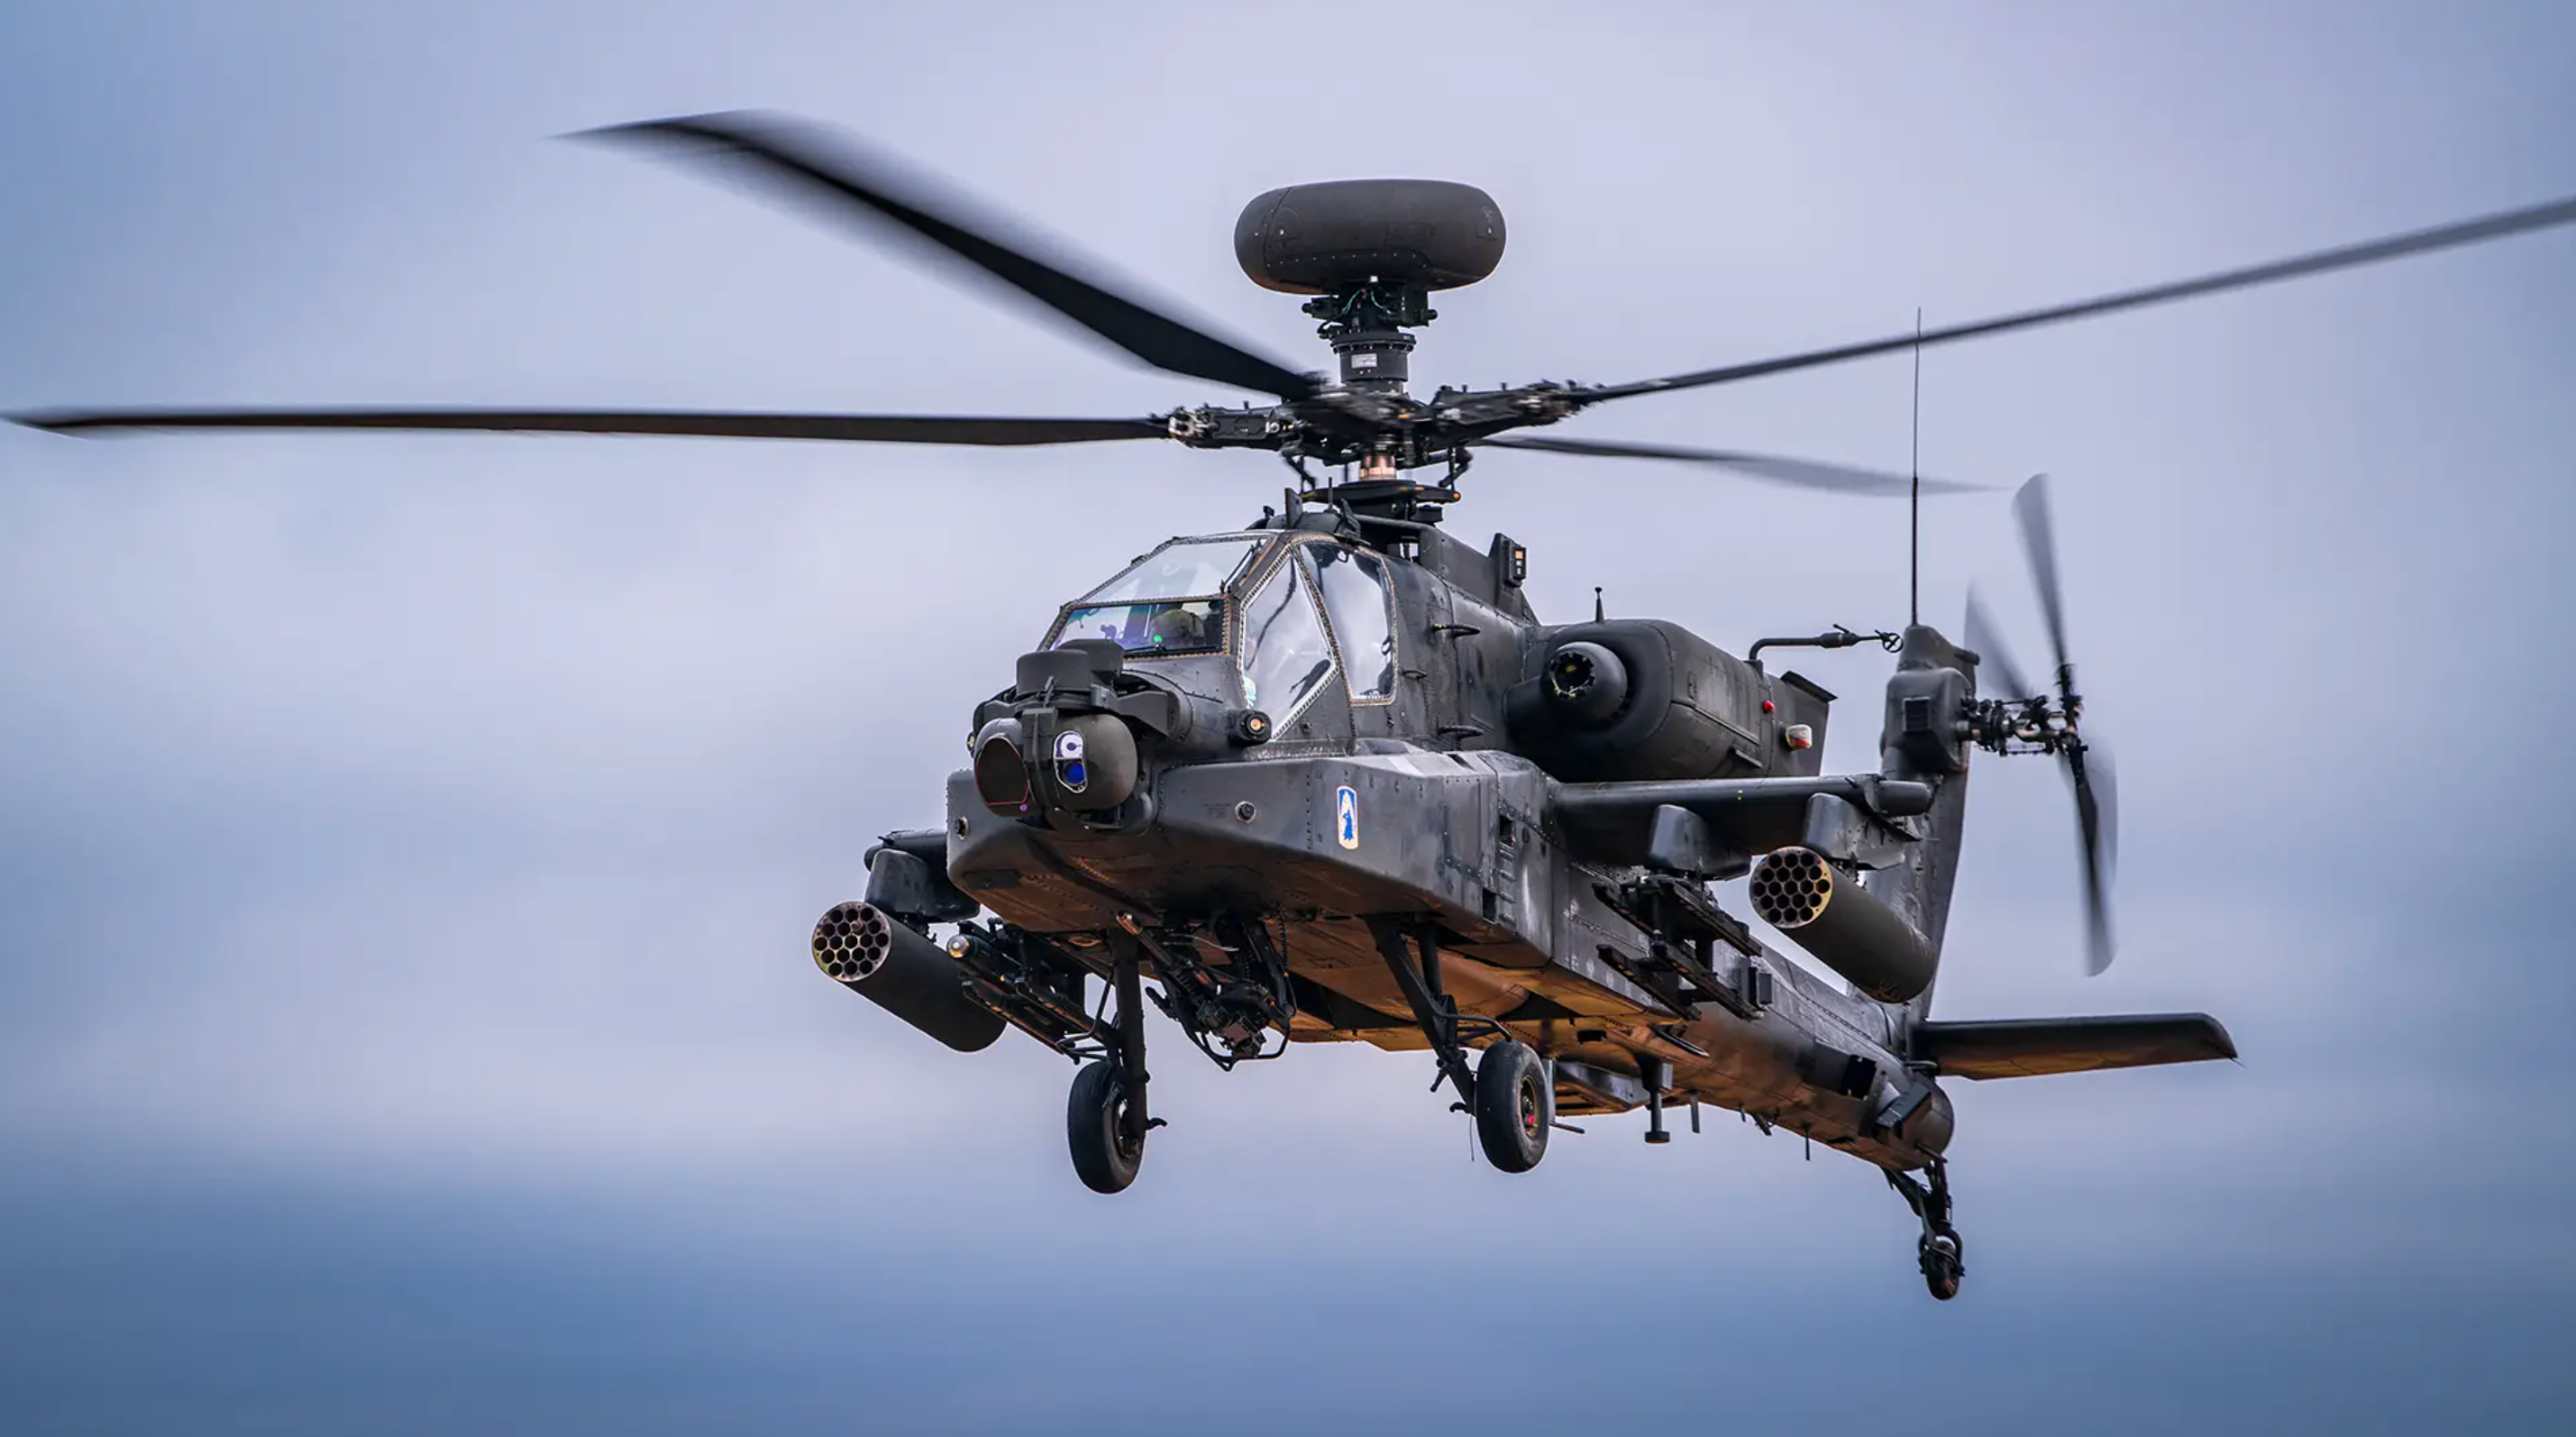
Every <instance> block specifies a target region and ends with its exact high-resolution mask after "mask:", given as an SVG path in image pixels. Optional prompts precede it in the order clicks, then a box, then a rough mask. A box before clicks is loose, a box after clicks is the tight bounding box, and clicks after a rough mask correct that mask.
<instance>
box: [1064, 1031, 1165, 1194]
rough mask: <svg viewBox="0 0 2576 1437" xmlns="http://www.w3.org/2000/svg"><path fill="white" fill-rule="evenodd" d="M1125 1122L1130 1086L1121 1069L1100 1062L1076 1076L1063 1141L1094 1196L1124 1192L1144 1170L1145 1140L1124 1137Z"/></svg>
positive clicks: (1065, 1108) (1067, 1107) (1104, 1060)
mask: <svg viewBox="0 0 2576 1437" xmlns="http://www.w3.org/2000/svg"><path fill="white" fill-rule="evenodd" d="M1126 1116H1127V1084H1126V1082H1125V1081H1124V1080H1123V1079H1122V1077H1121V1076H1120V1074H1119V1071H1118V1065H1117V1064H1116V1063H1114V1062H1111V1061H1109V1060H1108V1059H1106V1058H1101V1059H1095V1060H1094V1061H1092V1062H1090V1063H1087V1064H1085V1065H1083V1069H1082V1071H1081V1072H1079V1073H1076V1074H1074V1076H1073V1092H1072V1093H1071V1094H1070V1095H1068V1096H1067V1098H1066V1100H1065V1107H1064V1136H1065V1141H1066V1142H1067V1144H1068V1145H1069V1146H1070V1147H1071V1148H1072V1150H1073V1171H1074V1173H1075V1174H1076V1175H1077V1176H1079V1177H1080V1178H1081V1179H1082V1185H1083V1186H1084V1187H1087V1188H1089V1189H1091V1190H1092V1191H1093V1192H1096V1193H1114V1192H1124V1191H1125V1190H1126V1188H1127V1185H1128V1184H1129V1183H1132V1182H1134V1181H1135V1180H1136V1169H1138V1168H1139V1167H1141V1166H1143V1165H1144V1162H1145V1143H1144V1140H1143V1139H1142V1138H1139V1139H1137V1140H1136V1141H1135V1142H1134V1143H1133V1144H1130V1143H1129V1142H1128V1141H1127V1140H1126V1138H1125V1136H1124V1133H1123V1130H1124V1129H1125V1128H1126V1126H1127V1124H1126V1121H1125V1120H1126Z"/></svg>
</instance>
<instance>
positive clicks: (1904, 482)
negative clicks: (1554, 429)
mask: <svg viewBox="0 0 2576 1437" xmlns="http://www.w3.org/2000/svg"><path fill="white" fill-rule="evenodd" d="M1476 442H1477V443H1478V444H1479V445H1480V446H1482V447H1486V448H1493V449H1530V450H1535V451H1537V452H1539V453H1542V454H1583V455H1590V456H1592V457H1594V458H1600V459H1669V460H1674V461H1676V462H1679V463H1683V464H1703V465H1707V466H1708V467H1710V468H1714V469H1730V470H1733V471H1735V472H1737V473H1739V474H1749V475H1751V476H1753V477H1754V478H1756V479H1767V480H1770V481H1771V482H1772V483H1774V484H1788V485H1794V486H1796V487H1798V488H1801V489H1822V490H1826V491H1828V492H1830V493H1835V494H1868V495H1877V496H1883V497H1888V498H1898V499H1901V498H1904V497H1905V496H1906V495H1907V494H1908V493H1910V492H1911V491H1912V485H1913V480H1912V479H1911V478H1910V477H1909V476H1907V475H1903V474H1891V473H1888V472H1887V471H1885V470H1881V469H1860V468H1855V467H1853V466H1851V465H1848V464H1825V463H1820V462H1818V461H1816V460H1812V459H1787V458H1782V457H1780V456H1778V455H1773V454H1752V453H1747V452H1745V451H1743V450H1740V449H1687V448H1682V447H1679V446H1676V445H1670V444H1626V443H1620V442H1617V441H1614V440H1603V439H1547V438H1540V437H1538V436H1534V435H1532V436H1521V437H1516V438H1498V439H1480V440H1478V441H1476ZM1986 488H1987V486H1985V485H1982V484H1957V483H1952V482H1950V481H1948V480H1944V479H1926V480H1924V481H1923V492H1924V493H1926V494H1976V493H1983V492H1985V491H1986Z"/></svg>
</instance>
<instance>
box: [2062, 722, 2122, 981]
mask: <svg viewBox="0 0 2576 1437" xmlns="http://www.w3.org/2000/svg"><path fill="white" fill-rule="evenodd" d="M2066 772H2067V775H2068V776H2069V777H2070V778H2072V779H2073V780H2074V781H2075V832H2076V838H2077V839H2078V840H2079V841H2080V842H2081V843H2082V845H2083V860H2084V935H2085V948H2084V958H2085V971H2086V972H2087V973H2090V974H2093V975H2096V976H2099V975H2100V974H2101V973H2102V971H2103V970H2104V969H2106V968H2109V967H2110V966H2111V959H2112V958H2113V957H2114V956H2115V953H2116V949H2115V945H2114V943H2113V941H2112V936H2111V867H2112V863H2113V860H2114V850H2115V849H2116V848H2117V847H2118V844H2119V830H2120V812H2119V798H2120V795H2119V786H2118V784H2117V783H2116V782H2115V781H2114V780H2113V777H2112V770H2111V754H2110V751H2109V750H2108V749H2105V748H2103V747H2102V745H2101V744H2099V743H2087V744H2080V745H2078V746H2076V747H2074V748H2070V749H2068V750H2066Z"/></svg>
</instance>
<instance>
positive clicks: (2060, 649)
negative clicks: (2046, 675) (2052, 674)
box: [2012, 474, 2075, 699]
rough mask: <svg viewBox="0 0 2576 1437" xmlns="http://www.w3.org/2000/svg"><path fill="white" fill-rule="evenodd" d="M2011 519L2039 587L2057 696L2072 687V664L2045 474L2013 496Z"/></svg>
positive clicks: (2023, 486) (2060, 695) (2032, 582)
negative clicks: (2017, 523) (2018, 527)
mask: <svg viewBox="0 0 2576 1437" xmlns="http://www.w3.org/2000/svg"><path fill="white" fill-rule="evenodd" d="M2012 503H2013V518H2014V519H2016V520H2018V521H2020V524H2021V547H2022V552H2023V553H2024V554H2026V555H2028V556H2029V557H2030V581H2031V584H2032V586H2033V587H2035V588H2037V589H2038V590H2039V612H2040V616H2041V617H2042V618H2043V619H2044V620H2046V621H2047V624H2048V656H2049V657H2050V658H2052V659H2054V660H2056V661H2057V695H2058V697H2059V698H2061V699H2063V698H2066V697H2068V696H2069V695H2070V694H2072V693H2073V691H2074V688H2075V667H2074V665H2072V664H2070V663H2068V662H2067V660H2066V600H2065V597H2064V595H2062V594H2061V593H2060V592H2059V591H2058V586H2057V526H2056V525H2055V524H2054V523H2052V522H2051V521H2050V519H2049V514H2048V476H2047V475H2045V474H2033V475H2032V476H2030V482H2029V483H2026V484H2024V485H2022V486H2021V489H2020V491H2019V492H2017V493H2015V494H2014V495H2013V501H2012Z"/></svg>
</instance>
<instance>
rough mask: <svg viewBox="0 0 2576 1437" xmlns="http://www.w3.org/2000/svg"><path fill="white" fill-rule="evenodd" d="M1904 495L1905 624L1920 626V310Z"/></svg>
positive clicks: (1920, 310) (1920, 312) (1916, 321)
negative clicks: (1908, 482)
mask: <svg viewBox="0 0 2576 1437" xmlns="http://www.w3.org/2000/svg"><path fill="white" fill-rule="evenodd" d="M1905 467H1906V468H1907V470H1908V471H1910V472H1911V473H1912V475H1913V481H1912V485H1911V487H1910V488H1909V490H1908V491H1907V497H1906V504H1905V513H1906V518H1905V522H1906V535H1905V539H1906V554H1905V561H1906V562H1905V622H1906V624H1907V625H1908V626H1909V627H1910V626H1912V625H1915V624H1920V623H1922V622H1923V306H1921V305H1919V304H1918V305H1916V306H1914V457H1913V458H1912V459H1911V460H1909V461H1907V463H1906V466H1905Z"/></svg>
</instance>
